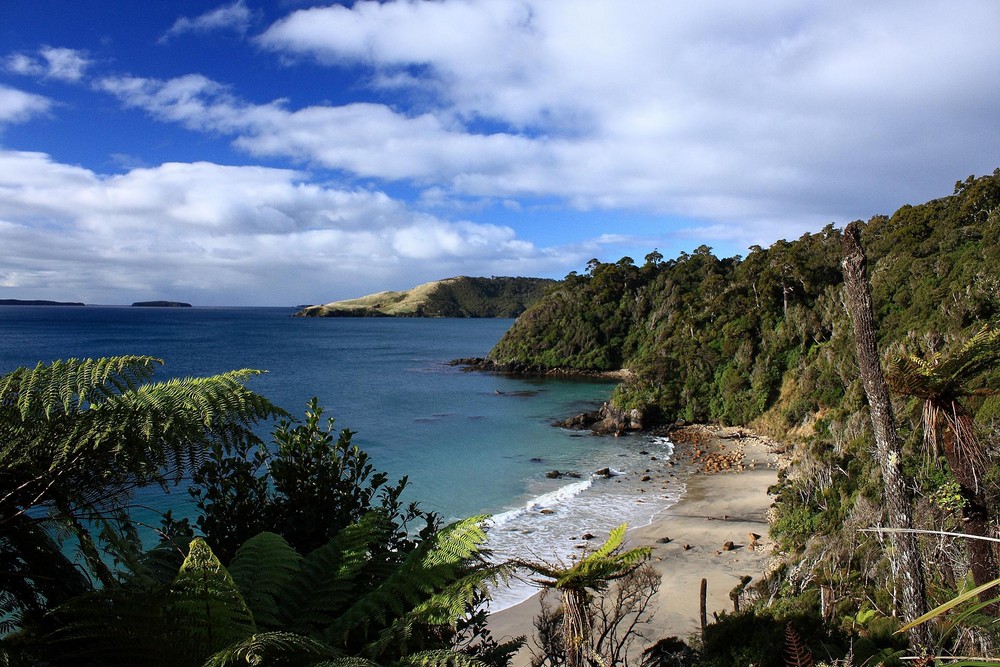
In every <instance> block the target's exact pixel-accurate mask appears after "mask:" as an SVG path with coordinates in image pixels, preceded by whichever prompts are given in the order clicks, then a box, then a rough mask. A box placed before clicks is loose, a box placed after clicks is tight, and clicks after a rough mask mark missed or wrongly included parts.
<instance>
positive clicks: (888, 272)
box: [489, 170, 1000, 428]
mask: <svg viewBox="0 0 1000 667" xmlns="http://www.w3.org/2000/svg"><path fill="white" fill-rule="evenodd" d="M998 207H1000V170H998V172H995V173H994V174H993V175H992V176H988V177H983V178H979V179H974V178H972V177H970V178H969V179H967V180H966V181H964V182H960V183H958V184H956V188H955V194H954V195H953V196H950V197H944V198H942V199H938V200H935V201H932V202H929V203H927V204H922V205H919V206H904V207H903V208H901V209H900V210H899V211H897V212H896V213H895V214H894V215H893V216H892V217H885V216H876V217H874V218H872V219H871V220H870V221H869V222H868V223H867V224H866V225H865V226H864V230H863V234H862V242H863V243H864V245H865V247H866V248H867V251H868V255H869V260H870V263H871V264H872V265H873V267H874V269H873V271H872V274H871V283H872V286H871V287H872V293H873V298H874V301H875V304H876V308H877V312H876V317H877V319H878V330H879V336H880V341H879V342H880V344H881V345H882V346H887V345H891V344H894V343H895V344H897V345H898V344H901V343H903V342H904V341H909V342H910V344H911V345H912V344H916V343H917V342H918V341H917V338H919V337H922V336H924V335H925V334H927V333H929V332H933V333H934V334H936V335H939V336H949V335H956V334H962V333H963V332H964V333H969V332H972V331H973V330H975V329H977V328H978V327H979V326H981V324H982V323H983V322H990V321H995V320H996V319H997V317H998V315H1000V274H998V272H997V269H996V267H998V266H1000V213H998ZM840 247H841V232H840V230H838V229H836V228H834V226H833V225H828V226H827V227H825V228H824V229H823V230H821V231H820V232H818V233H815V234H806V235H804V236H802V237H801V238H799V239H798V240H795V241H778V242H777V243H775V244H774V245H772V246H771V247H770V248H760V247H756V246H755V247H754V248H752V249H751V251H750V253H749V255H747V256H746V257H739V256H737V257H732V258H726V259H720V258H718V257H716V256H715V255H713V254H712V251H711V248H708V247H706V246H701V247H700V248H698V249H696V250H695V251H694V252H693V253H691V254H687V253H682V254H681V255H680V256H679V257H677V258H675V259H669V260H667V259H664V257H663V256H662V255H661V254H660V253H658V252H656V251H654V252H651V253H650V254H649V255H647V256H646V258H645V262H644V263H643V264H641V265H637V264H636V263H635V262H634V261H633V260H632V259H631V258H629V257H624V258H622V259H621V260H619V261H617V262H615V263H603V262H599V261H597V260H591V262H590V263H589V264H588V269H587V272H586V273H585V274H582V275H577V274H576V273H571V274H570V275H568V276H567V277H566V279H565V281H564V282H563V283H562V284H561V285H560V286H559V288H558V289H554V290H552V291H551V292H550V293H549V294H548V295H547V296H546V297H545V298H543V299H542V300H540V301H539V302H538V303H536V304H534V305H533V306H532V307H531V308H529V309H528V310H527V311H525V313H524V314H523V315H522V316H521V317H520V318H519V319H518V321H517V322H516V323H515V325H514V326H513V327H512V328H511V329H510V331H509V332H508V333H507V334H506V335H505V336H504V337H503V339H502V340H501V341H500V342H499V343H498V344H497V345H496V347H495V348H494V349H493V350H492V351H491V352H490V354H489V358H490V359H491V360H492V361H494V362H496V363H498V364H500V365H504V364H522V365H527V366H533V367H534V366H537V367H543V368H574V369H586V370H612V369H618V368H622V367H627V368H629V369H630V370H631V371H632V372H633V373H634V374H635V377H636V379H635V381H634V382H629V383H625V384H623V385H622V386H621V388H620V390H619V391H618V393H617V394H616V396H615V398H614V402H615V403H616V404H617V405H618V406H619V407H623V408H625V407H641V408H644V409H646V410H648V411H649V412H650V416H651V417H654V418H657V419H659V420H666V421H672V420H674V419H686V420H689V421H718V422H722V423H726V424H748V423H750V422H751V421H753V420H754V419H757V418H760V417H761V416H762V415H764V414H765V413H766V412H768V411H769V410H776V413H775V414H774V415H773V417H774V419H775V420H777V422H780V426H782V427H785V428H790V427H792V426H795V425H797V424H799V423H801V422H802V420H803V419H804V418H805V417H806V416H807V415H817V414H823V413H824V412H826V411H829V410H838V409H841V408H844V407H845V406H846V407H847V408H848V409H850V410H852V411H853V410H854V409H856V408H857V407H859V405H860V396H861V394H860V384H859V382H858V377H857V373H856V371H855V370H854V360H853V356H854V351H853V347H852V345H851V339H850V326H849V320H848V316H847V312H846V310H845V308H844V307H843V303H842V286H843V280H842V277H841V269H840V259H841V249H840ZM779 399H781V400H779Z"/></svg>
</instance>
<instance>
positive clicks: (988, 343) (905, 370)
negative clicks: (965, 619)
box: [888, 326, 1000, 612]
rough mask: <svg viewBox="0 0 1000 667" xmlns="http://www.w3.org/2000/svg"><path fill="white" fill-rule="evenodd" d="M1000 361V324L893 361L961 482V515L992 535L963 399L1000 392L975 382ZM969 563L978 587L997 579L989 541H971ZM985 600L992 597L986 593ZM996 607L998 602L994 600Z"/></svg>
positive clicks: (893, 382)
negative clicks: (952, 346) (957, 343)
mask: <svg viewBox="0 0 1000 667" xmlns="http://www.w3.org/2000/svg"><path fill="white" fill-rule="evenodd" d="M998 361H1000V329H993V330H991V329H990V328H989V326H984V327H983V328H982V329H981V330H980V331H979V332H978V333H977V334H975V335H974V336H972V337H971V338H970V339H969V340H968V341H967V342H966V343H965V344H964V345H962V346H961V347H960V348H958V349H957V350H955V351H953V352H951V353H948V354H945V353H941V352H934V353H931V354H930V355H928V356H927V358H925V359H922V358H920V357H917V356H914V355H900V356H898V357H896V358H895V359H893V360H892V361H891V362H890V365H889V369H888V380H889V386H890V387H891V388H892V389H893V390H894V391H896V392H897V393H899V394H902V395H904V396H912V397H915V398H918V399H920V400H922V401H923V406H924V407H923V412H922V415H923V426H924V440H925V442H927V443H928V444H936V443H940V444H941V449H942V450H943V451H944V455H945V459H946V460H947V461H948V466H949V467H950V468H951V472H952V474H953V475H954V476H955V481H957V482H958V485H959V488H960V490H961V494H962V498H963V501H964V503H963V507H962V520H963V524H964V526H965V531H966V532H967V533H969V534H970V535H976V536H980V537H986V538H989V537H992V535H991V534H990V533H991V531H990V523H989V506H988V503H987V498H986V489H985V480H986V474H987V469H988V462H987V459H986V454H985V453H984V452H983V448H982V445H981V444H980V442H979V439H978V438H977V437H976V430H975V426H974V424H973V421H972V415H971V414H969V411H968V409H966V407H965V405H963V403H962V400H961V399H962V398H964V397H969V396H975V395H990V394H996V393H997V390H996V389H995V388H990V387H982V386H976V385H975V381H976V380H977V379H979V378H980V377H981V375H982V374H983V372H984V371H986V370H988V369H990V368H993V367H995V366H996V364H997V362H998ZM967 544H968V549H969V566H970V570H971V571H972V578H973V581H974V582H975V584H976V586H982V585H983V584H986V583H987V582H990V581H993V580H994V579H996V578H997V576H998V572H997V561H996V555H995V553H994V550H993V545H992V543H991V542H990V541H988V540H977V539H972V540H967ZM980 600H981V601H982V602H984V603H985V602H988V601H991V600H992V593H989V592H983V593H982V594H981V597H980ZM993 610H994V612H995V611H996V603H995V602H994V603H993Z"/></svg>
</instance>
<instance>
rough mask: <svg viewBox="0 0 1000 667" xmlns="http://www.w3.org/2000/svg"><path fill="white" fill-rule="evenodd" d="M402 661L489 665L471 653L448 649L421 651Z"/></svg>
mask: <svg viewBox="0 0 1000 667" xmlns="http://www.w3.org/2000/svg"><path fill="white" fill-rule="evenodd" d="M400 663H401V664H403V665H413V667H487V666H486V663H484V662H482V661H481V660H478V659H476V658H474V657H472V656H471V655H467V654H465V653H459V652H457V651H446V650H438V651H421V652H420V653H414V654H412V655H408V656H406V657H404V658H403V659H402V660H400Z"/></svg>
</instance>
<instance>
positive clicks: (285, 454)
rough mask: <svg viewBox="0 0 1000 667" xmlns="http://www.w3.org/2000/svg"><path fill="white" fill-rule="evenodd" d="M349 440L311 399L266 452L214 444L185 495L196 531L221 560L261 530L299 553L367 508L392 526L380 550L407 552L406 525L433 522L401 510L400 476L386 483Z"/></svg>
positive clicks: (411, 509) (284, 423) (248, 445)
mask: <svg viewBox="0 0 1000 667" xmlns="http://www.w3.org/2000/svg"><path fill="white" fill-rule="evenodd" d="M353 435H354V434H353V432H352V431H350V430H348V429H342V430H341V431H340V432H339V433H337V432H336V431H335V430H334V420H333V419H326V420H324V419H323V409H322V408H321V407H320V406H319V404H318V402H317V400H316V399H315V398H313V399H312V400H311V401H310V402H309V406H308V408H307V410H306V416H305V421H304V422H301V423H300V422H297V421H293V420H291V419H282V420H281V421H280V422H279V423H278V425H277V426H276V427H275V429H274V431H273V433H272V440H273V446H272V447H270V448H265V447H261V446H259V445H258V444H257V443H255V442H250V441H239V442H236V443H219V444H217V445H215V446H213V447H212V448H211V450H210V452H209V456H208V458H207V460H206V461H205V462H204V464H203V465H201V466H200V467H199V468H198V469H197V470H196V471H195V473H194V476H193V485H192V486H191V489H190V491H191V494H192V496H193V497H194V498H195V501H196V503H197V506H198V509H199V516H198V519H197V525H198V528H199V529H200V530H201V531H202V533H203V534H204V535H205V536H206V538H207V539H208V540H209V542H210V543H211V544H212V545H214V548H215V550H216V552H217V553H218V554H219V556H220V558H221V559H222V560H223V562H229V560H230V559H231V558H232V557H233V555H234V554H235V552H236V549H237V548H238V547H239V546H240V545H241V544H243V543H245V542H246V541H247V540H249V539H250V538H252V537H253V536H254V535H257V534H258V533H260V532H262V531H272V532H275V533H277V534H279V535H281V536H282V537H284V538H285V539H286V540H287V541H288V542H289V543H290V544H291V545H292V546H293V547H294V548H295V549H296V550H298V551H299V552H300V553H306V552H309V551H312V550H313V549H316V548H318V547H320V546H322V545H324V544H326V543H327V542H328V541H329V540H330V539H331V538H333V537H334V536H336V535H337V534H338V533H339V532H340V531H341V530H343V529H344V528H345V527H347V526H349V525H351V524H352V523H354V522H357V521H359V520H361V518H362V517H364V516H365V515H366V514H367V513H368V512H370V511H371V510H373V509H379V510H382V511H383V512H384V513H385V514H386V515H387V516H388V517H390V519H391V520H392V521H394V522H395V523H396V524H397V525H396V527H395V530H393V531H391V532H390V533H389V534H387V536H386V538H385V541H384V544H383V545H382V547H381V548H382V549H383V550H385V551H400V552H405V551H408V550H409V549H411V548H413V546H414V543H413V542H412V540H411V538H410V537H409V536H408V531H409V527H410V525H411V524H412V523H417V524H422V525H423V532H424V533H426V532H427V531H429V530H431V529H432V528H433V525H434V523H435V521H436V517H435V516H434V515H433V514H429V513H426V512H423V511H422V510H420V509H419V508H418V506H417V505H416V504H414V503H410V504H409V505H406V506H404V505H403V503H402V501H401V500H400V496H401V495H402V493H403V491H404V490H405V488H406V484H407V479H406V478H405V477H404V478H402V479H401V480H399V481H398V482H397V483H396V484H395V485H390V484H388V475H386V474H385V473H384V472H381V471H376V470H375V467H374V465H373V464H372V463H371V461H370V458H369V456H368V454H367V453H366V452H364V451H363V450H361V449H360V448H359V447H357V446H356V445H354V444H352V442H351V438H352V436H353Z"/></svg>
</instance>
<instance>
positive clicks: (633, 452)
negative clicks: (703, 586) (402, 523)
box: [487, 437, 684, 612]
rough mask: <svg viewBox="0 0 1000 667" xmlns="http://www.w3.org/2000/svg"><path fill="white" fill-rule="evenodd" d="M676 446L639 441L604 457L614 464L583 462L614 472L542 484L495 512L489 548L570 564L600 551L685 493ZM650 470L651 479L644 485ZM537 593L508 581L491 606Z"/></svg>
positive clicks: (505, 556) (509, 555) (526, 585)
mask: <svg viewBox="0 0 1000 667" xmlns="http://www.w3.org/2000/svg"><path fill="white" fill-rule="evenodd" d="M673 451H674V447H673V443H671V442H670V441H669V440H668V439H667V438H661V437H655V438H635V439H632V440H630V441H629V442H627V443H623V446H622V447H621V448H620V449H619V451H617V453H612V454H603V455H602V456H604V457H608V456H615V459H616V460H615V466H614V467H612V466H610V465H607V461H587V462H583V463H587V464H590V465H591V466H593V467H592V468H591V469H595V470H596V469H602V468H609V469H611V471H612V474H611V477H605V476H603V475H597V474H594V475H591V476H590V478H589V479H582V480H580V481H576V482H572V483H570V484H565V483H563V484H562V485H561V486H559V487H557V488H555V489H548V488H545V489H540V491H541V492H540V493H538V494H537V495H535V496H534V497H532V498H530V499H529V500H527V501H526V502H525V503H524V504H523V505H522V506H520V507H516V508H513V509H510V510H507V511H504V512H501V513H499V514H497V515H496V516H494V518H493V519H492V520H491V521H490V523H489V524H488V528H487V531H488V533H489V536H490V537H489V543H488V545H487V548H489V549H490V550H491V551H492V552H493V554H494V556H495V557H496V559H497V560H504V559H508V558H521V559H525V560H532V561H540V562H546V563H565V564H569V563H571V562H572V560H573V559H574V558H578V557H579V556H580V555H581V554H582V553H584V552H585V548H581V547H585V546H586V547H591V548H595V547H596V546H598V545H599V544H601V543H602V541H603V539H604V538H605V537H606V536H607V534H608V532H609V531H610V530H611V529H612V528H615V527H616V526H619V525H621V524H622V523H627V524H628V525H629V527H636V526H643V525H647V524H649V523H650V522H651V521H653V519H654V517H655V516H656V515H657V514H659V513H660V512H662V511H663V510H664V509H666V508H668V507H670V506H671V505H673V504H675V503H676V502H677V501H678V500H679V499H680V497H681V495H682V494H683V492H684V483H683V480H682V479H680V478H679V477H672V476H671V475H670V471H671V467H670V466H669V463H668V462H669V460H670V458H671V457H672V455H673ZM651 459H655V461H653V462H651ZM647 475H648V476H649V477H651V479H649V480H647V481H646V482H642V481H641V480H642V477H644V476H647ZM546 481H547V482H548V483H549V484H551V483H552V480H546ZM539 486H542V483H541V482H539ZM587 533H590V534H592V535H594V538H593V539H592V541H591V540H586V539H583V536H584V535H585V534H587ZM537 590H538V589H537V587H536V586H534V585H532V584H531V583H529V582H526V581H511V582H510V584H509V585H507V586H504V587H501V588H499V589H497V590H496V591H494V593H493V601H492V603H491V604H490V611H491V612H495V611H499V610H501V609H506V608H508V607H512V606H514V605H516V604H518V603H520V602H523V601H524V600H527V599H528V598H529V597H531V595H532V594H534V593H535V592H537Z"/></svg>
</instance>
